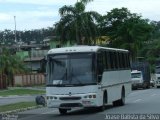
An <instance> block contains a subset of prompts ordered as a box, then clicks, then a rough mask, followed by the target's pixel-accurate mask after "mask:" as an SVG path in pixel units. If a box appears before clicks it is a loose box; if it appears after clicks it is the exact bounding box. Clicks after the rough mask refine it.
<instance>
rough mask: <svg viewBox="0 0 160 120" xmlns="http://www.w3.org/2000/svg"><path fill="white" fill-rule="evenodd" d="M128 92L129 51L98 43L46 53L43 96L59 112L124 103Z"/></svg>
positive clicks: (129, 78) (129, 79)
mask: <svg viewBox="0 0 160 120" xmlns="http://www.w3.org/2000/svg"><path fill="white" fill-rule="evenodd" d="M130 92H131V70H130V61H129V52H128V51H127V50H123V49H114V48H105V47H99V46H76V47H65V48H56V49H51V50H50V51H49V52H48V54H47V83H46V96H47V106H48V107H49V108H58V109H59V112H60V113H61V114H65V113H67V111H68V110H71V109H72V108H76V107H82V108H86V107H97V108H99V109H100V110H104V109H105V105H107V104H110V103H113V105H124V104H125V97H126V96H127V94H129V93H130Z"/></svg>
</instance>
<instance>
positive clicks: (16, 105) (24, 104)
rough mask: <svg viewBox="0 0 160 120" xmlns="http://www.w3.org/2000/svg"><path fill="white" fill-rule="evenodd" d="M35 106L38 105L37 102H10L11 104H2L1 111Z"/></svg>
mask: <svg viewBox="0 0 160 120" xmlns="http://www.w3.org/2000/svg"><path fill="white" fill-rule="evenodd" d="M33 106H37V105H36V103H35V102H20V103H14V104H9V105H1V106H0V113H1V112H6V111H12V110H17V109H22V108H28V107H33Z"/></svg>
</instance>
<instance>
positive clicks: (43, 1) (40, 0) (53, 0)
mask: <svg viewBox="0 0 160 120" xmlns="http://www.w3.org/2000/svg"><path fill="white" fill-rule="evenodd" d="M76 1H77V0H72V2H70V0H0V2H2V3H4V2H5V3H6V2H7V3H18V4H35V5H68V4H72V3H75V2H76Z"/></svg>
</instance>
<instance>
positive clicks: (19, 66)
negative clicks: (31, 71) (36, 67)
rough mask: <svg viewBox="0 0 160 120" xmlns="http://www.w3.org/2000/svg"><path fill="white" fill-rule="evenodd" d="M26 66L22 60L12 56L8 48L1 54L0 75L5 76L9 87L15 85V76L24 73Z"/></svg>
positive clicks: (3, 49)
mask: <svg viewBox="0 0 160 120" xmlns="http://www.w3.org/2000/svg"><path fill="white" fill-rule="evenodd" d="M25 70H26V69H25V66H24V64H23V62H22V61H21V59H20V58H18V56H16V55H12V54H11V53H10V51H9V50H8V49H6V48H2V53H1V54H0V74H4V75H6V76H7V78H8V81H7V82H8V85H13V76H14V74H17V73H22V72H24V71H25Z"/></svg>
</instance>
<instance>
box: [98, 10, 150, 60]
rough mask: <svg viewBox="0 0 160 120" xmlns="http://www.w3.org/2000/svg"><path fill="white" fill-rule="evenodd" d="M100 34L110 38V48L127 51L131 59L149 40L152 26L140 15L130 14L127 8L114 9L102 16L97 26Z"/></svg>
mask: <svg viewBox="0 0 160 120" xmlns="http://www.w3.org/2000/svg"><path fill="white" fill-rule="evenodd" d="M99 26H100V29H101V32H102V33H103V34H105V35H107V36H109V37H110V46H111V47H116V48H125V49H128V50H129V51H130V53H131V56H132V59H135V57H136V56H137V52H138V50H139V49H140V47H141V46H142V45H143V43H144V41H147V40H149V38H150V33H151V31H152V26H151V25H150V24H149V23H148V20H145V19H142V18H141V16H140V15H137V14H135V13H133V14H132V13H130V11H129V10H128V9H127V8H121V9H118V8H115V9H113V10H111V12H108V13H107V15H105V16H103V19H102V21H101V24H100V25H99Z"/></svg>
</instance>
